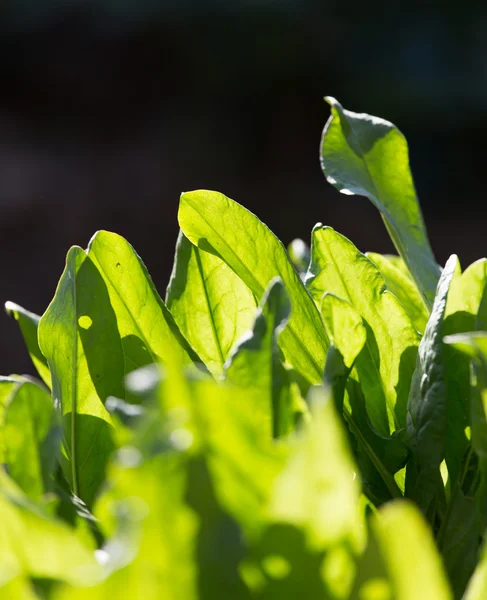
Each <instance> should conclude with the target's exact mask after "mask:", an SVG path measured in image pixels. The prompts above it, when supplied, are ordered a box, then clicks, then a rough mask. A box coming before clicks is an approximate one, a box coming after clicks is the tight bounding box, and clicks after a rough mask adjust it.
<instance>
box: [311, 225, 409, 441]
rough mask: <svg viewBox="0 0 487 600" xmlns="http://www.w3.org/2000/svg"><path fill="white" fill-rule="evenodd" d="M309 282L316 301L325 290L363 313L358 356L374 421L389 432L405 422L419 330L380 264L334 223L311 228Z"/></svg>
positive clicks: (319, 300) (364, 388)
mask: <svg viewBox="0 0 487 600" xmlns="http://www.w3.org/2000/svg"><path fill="white" fill-rule="evenodd" d="M311 256H312V261H311V265H310V268H309V271H308V274H307V276H306V286H307V288H308V290H309V292H310V293H311V295H312V296H313V298H314V300H315V302H317V303H318V305H319V304H320V303H321V298H322V296H323V294H324V293H325V292H331V293H333V294H335V295H336V296H338V297H340V298H343V299H344V300H347V302H349V303H350V304H351V305H352V306H353V307H354V308H355V309H356V311H357V312H358V313H359V314H360V315H361V317H362V318H363V320H364V324H365V327H366V330H367V340H366V344H365V346H364V348H363V350H362V352H361V353H360V354H359V356H358V357H357V359H356V361H355V367H356V369H357V372H358V374H359V379H360V384H361V386H362V389H363V392H364V396H365V400H366V406H367V412H368V415H369V417H370V420H371V423H372V425H373V427H374V428H375V429H376V430H377V432H379V433H380V434H381V435H384V436H388V435H389V434H390V433H391V432H393V431H394V430H395V429H399V428H401V427H404V426H405V422H406V404H407V396H408V392H409V385H410V381H411V377H412V374H413V371H414V361H415V357H416V348H417V345H418V343H419V340H418V333H417V332H416V330H415V329H414V327H413V325H412V323H411V320H410V319H409V317H408V315H407V314H406V312H405V310H404V308H403V307H402V305H401V304H400V302H399V301H398V300H397V298H396V297H395V296H394V295H393V294H391V293H390V292H388V291H387V290H386V286H385V282H384V278H383V277H382V275H381V274H380V273H379V271H378V270H377V267H376V266H375V265H374V264H373V263H372V262H371V261H370V260H369V259H368V258H367V257H366V256H364V255H363V254H362V253H361V252H359V251H358V250H357V248H356V247H355V246H354V245H353V244H352V243H351V242H350V241H349V240H348V239H347V238H345V237H344V236H342V235H340V234H339V233H337V232H336V231H334V230H333V229H332V228H330V227H322V226H321V225H317V226H316V227H315V228H314V230H313V238H312V249H311Z"/></svg>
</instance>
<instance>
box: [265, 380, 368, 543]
mask: <svg viewBox="0 0 487 600" xmlns="http://www.w3.org/2000/svg"><path fill="white" fill-rule="evenodd" d="M309 401H310V404H311V406H312V415H313V421H312V422H311V423H310V424H309V425H308V427H307V428H306V429H305V431H303V432H302V436H301V439H300V440H299V442H298V446H297V447H296V448H295V450H294V452H293V453H292V455H291V456H290V458H289V463H288V465H287V467H286V468H285V469H284V471H282V473H281V474H280V475H279V477H278V478H277V481H276V486H275V490H274V495H273V498H272V502H271V505H270V514H271V516H272V518H273V520H275V521H277V522H281V523H287V524H290V525H294V526H296V527H300V528H302V529H303V530H304V531H305V532H306V534H307V537H308V540H309V544H310V546H311V547H314V548H316V549H318V548H325V547H330V546H333V545H334V544H336V543H338V542H341V541H345V540H348V541H349V542H350V543H351V544H352V546H357V544H358V546H360V544H361V543H362V541H363V540H362V538H361V536H360V530H359V523H360V517H359V511H358V498H359V495H360V483H359V480H358V478H357V477H355V475H354V464H353V461H352V458H351V455H350V451H349V448H348V444H347V442H346V438H345V434H344V431H343V429H342V427H341V425H340V423H339V420H338V416H337V414H336V412H335V408H334V405H333V402H332V399H331V394H330V391H329V390H328V389H326V388H317V387H312V388H311V389H310V399H309Z"/></svg>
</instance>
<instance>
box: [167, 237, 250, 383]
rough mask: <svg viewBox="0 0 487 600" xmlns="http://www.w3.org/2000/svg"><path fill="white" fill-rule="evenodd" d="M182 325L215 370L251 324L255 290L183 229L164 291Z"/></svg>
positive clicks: (216, 371)
mask: <svg viewBox="0 0 487 600" xmlns="http://www.w3.org/2000/svg"><path fill="white" fill-rule="evenodd" d="M166 304H167V307H168V308H169V310H170V311H171V314H172V315H173V317H174V320H175V321H176V324H177V325H178V327H179V329H180V330H181V332H182V333H183V335H184V336H185V337H186V339H187V340H188V341H189V343H190V344H191V345H192V346H193V348H194V349H195V350H196V352H197V353H198V355H199V356H200V358H201V360H202V361H203V362H204V363H205V365H206V366H207V367H208V369H209V370H210V371H211V373H212V374H213V375H215V376H216V377H219V376H221V375H222V374H223V365H224V363H225V361H226V360H227V358H228V356H229V353H230V351H231V350H232V348H233V347H234V346H235V344H236V342H237V341H238V340H239V339H240V337H241V336H242V335H243V334H244V333H245V332H246V331H247V330H248V329H250V327H251V326H252V320H253V317H254V313H255V308H256V302H255V299H254V295H253V294H252V292H251V291H250V290H249V288H248V287H247V286H246V285H245V283H244V282H243V281H242V280H241V279H240V277H238V276H237V275H236V274H235V273H234V272H233V271H232V269H230V267H229V266H228V265H227V264H226V263H225V262H224V261H223V260H222V259H221V258H219V257H218V256H215V254H211V253H209V252H205V251H204V250H202V249H201V248H198V247H196V246H194V245H193V244H192V243H191V242H190V241H189V240H188V239H187V238H186V237H185V236H184V235H183V233H182V232H180V234H179V238H178V242H177V246H176V258H175V262H174V269H173V272H172V275H171V280H170V282H169V286H168V289H167V294H166Z"/></svg>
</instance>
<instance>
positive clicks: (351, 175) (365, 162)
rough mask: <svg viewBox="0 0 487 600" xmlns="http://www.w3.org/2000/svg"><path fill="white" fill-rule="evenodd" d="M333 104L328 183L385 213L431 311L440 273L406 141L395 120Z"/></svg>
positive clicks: (327, 134) (326, 150)
mask: <svg viewBox="0 0 487 600" xmlns="http://www.w3.org/2000/svg"><path fill="white" fill-rule="evenodd" d="M327 102H328V103H329V104H330V106H331V117H330V119H329V120H328V122H327V124H326V125H325V129H324V131H323V137H322V142H321V165H322V168H323V171H324V173H325V175H326V178H327V180H328V181H329V183H331V184H332V185H333V186H335V187H336V188H337V189H338V190H339V191H340V192H342V193H343V194H347V195H353V194H359V195H361V196H366V197H367V198H369V200H370V201H371V202H372V203H373V204H374V206H375V207H376V208H378V209H379V211H380V213H381V215H382V218H383V220H384V223H385V225H386V228H387V230H388V232H389V235H390V236H391V238H392V241H393V242H394V245H395V246H396V248H397V250H398V252H399V254H400V255H401V256H402V258H403V259H404V261H405V263H406V264H407V266H408V269H409V271H410V273H411V275H412V277H413V279H414V281H415V282H416V284H417V286H418V288H419V290H420V292H421V294H422V296H423V298H424V299H425V300H426V302H427V303H428V305H429V306H431V304H432V303H433V299H434V296H435V289H436V284H437V282H438V279H439V276H440V270H439V268H438V265H437V263H436V260H435V258H434V256H433V252H432V251H431V247H430V244H429V241H428V236H427V233H426V229H425V226H424V221H423V215H422V213H421V208H420V205H419V202H418V199H417V197H416V191H415V189H414V183H413V179H412V176H411V171H410V169H409V153H408V146H407V142H406V139H405V138H404V136H403V134H402V133H401V132H400V131H399V130H398V129H397V128H396V127H395V126H394V125H393V124H392V123H390V122H389V121H385V120H384V119H379V118H378V117H372V116H370V115H367V114H359V113H354V112H351V111H349V110H345V109H344V108H343V107H342V106H341V104H340V103H339V102H337V101H336V100H335V99H334V98H327Z"/></svg>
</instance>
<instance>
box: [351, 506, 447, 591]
mask: <svg viewBox="0 0 487 600" xmlns="http://www.w3.org/2000/svg"><path fill="white" fill-rule="evenodd" d="M383 598H384V599H385V598H388V599H389V598H390V599H394V600H413V598H414V599H415V600H430V599H432V598H434V599H435V600H451V599H452V594H451V591H450V589H449V586H448V583H447V579H446V577H445V573H444V570H443V566H442V564H441V558H440V556H439V554H438V551H437V550H436V547H435V544H434V541H433V538H432V535H431V532H430V530H429V529H428V527H427V525H426V523H425V521H424V520H423V518H422V516H421V514H420V513H419V511H418V510H417V509H416V508H415V506H414V505H412V504H408V503H406V502H403V501H398V502H393V503H390V504H389V505H387V506H386V507H384V508H383V509H381V510H380V511H379V512H378V513H377V514H376V515H375V516H374V517H373V518H372V531H371V537H370V539H369V546H368V548H367V550H366V552H365V554H364V556H363V558H362V560H361V563H360V564H359V571H358V576H357V580H356V582H355V589H354V591H353V594H352V596H351V600H376V599H381V600H382V599H383Z"/></svg>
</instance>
